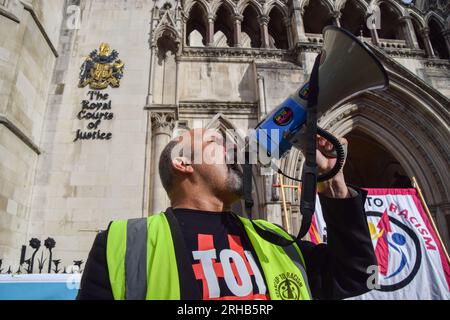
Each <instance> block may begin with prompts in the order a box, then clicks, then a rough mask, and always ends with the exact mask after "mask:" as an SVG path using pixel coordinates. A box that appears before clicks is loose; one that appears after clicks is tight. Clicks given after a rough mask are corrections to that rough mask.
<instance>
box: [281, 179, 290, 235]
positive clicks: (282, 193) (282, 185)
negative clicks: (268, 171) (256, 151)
mask: <svg viewBox="0 0 450 320" xmlns="http://www.w3.org/2000/svg"><path fill="white" fill-rule="evenodd" d="M279 179H280V185H281V197H282V199H283V211H284V216H283V218H284V219H283V223H284V227H285V228H286V231H287V232H291V226H290V223H289V219H288V218H289V217H288V210H287V204H286V195H285V194H284V181H283V177H282V176H281V175H279Z"/></svg>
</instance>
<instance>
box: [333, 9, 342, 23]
mask: <svg viewBox="0 0 450 320" xmlns="http://www.w3.org/2000/svg"><path fill="white" fill-rule="evenodd" d="M341 16H342V13H341V12H340V11H333V12H332V13H331V17H332V18H333V24H334V25H335V26H336V27H341Z"/></svg>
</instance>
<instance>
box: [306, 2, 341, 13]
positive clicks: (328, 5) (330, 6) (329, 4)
mask: <svg viewBox="0 0 450 320" xmlns="http://www.w3.org/2000/svg"><path fill="white" fill-rule="evenodd" d="M311 1H320V2H322V3H323V4H324V5H325V6H326V7H328V9H329V10H330V12H333V11H336V9H335V6H334V3H333V2H331V1H330V0H303V1H302V2H301V4H300V8H301V9H302V10H303V12H304V11H305V8H306V7H307V6H308V5H309V4H310V3H311Z"/></svg>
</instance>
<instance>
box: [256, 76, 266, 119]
mask: <svg viewBox="0 0 450 320" xmlns="http://www.w3.org/2000/svg"><path fill="white" fill-rule="evenodd" d="M258 95H259V119H260V120H262V119H263V118H264V117H265V116H266V115H267V105H266V90H265V88H264V77H263V76H262V75H260V74H258Z"/></svg>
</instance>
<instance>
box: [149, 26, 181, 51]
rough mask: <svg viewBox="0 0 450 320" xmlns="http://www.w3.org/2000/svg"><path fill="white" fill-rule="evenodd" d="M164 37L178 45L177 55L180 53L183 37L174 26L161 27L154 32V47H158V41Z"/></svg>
mask: <svg viewBox="0 0 450 320" xmlns="http://www.w3.org/2000/svg"><path fill="white" fill-rule="evenodd" d="M162 37H168V38H170V39H171V40H172V41H173V42H174V44H175V45H176V51H175V52H174V53H175V54H176V53H178V50H179V44H180V42H181V35H180V33H179V32H178V30H177V29H175V28H174V27H173V26H170V25H160V26H158V28H157V29H156V30H155V32H154V37H153V42H152V46H157V44H158V40H160V39H161V38H162Z"/></svg>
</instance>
